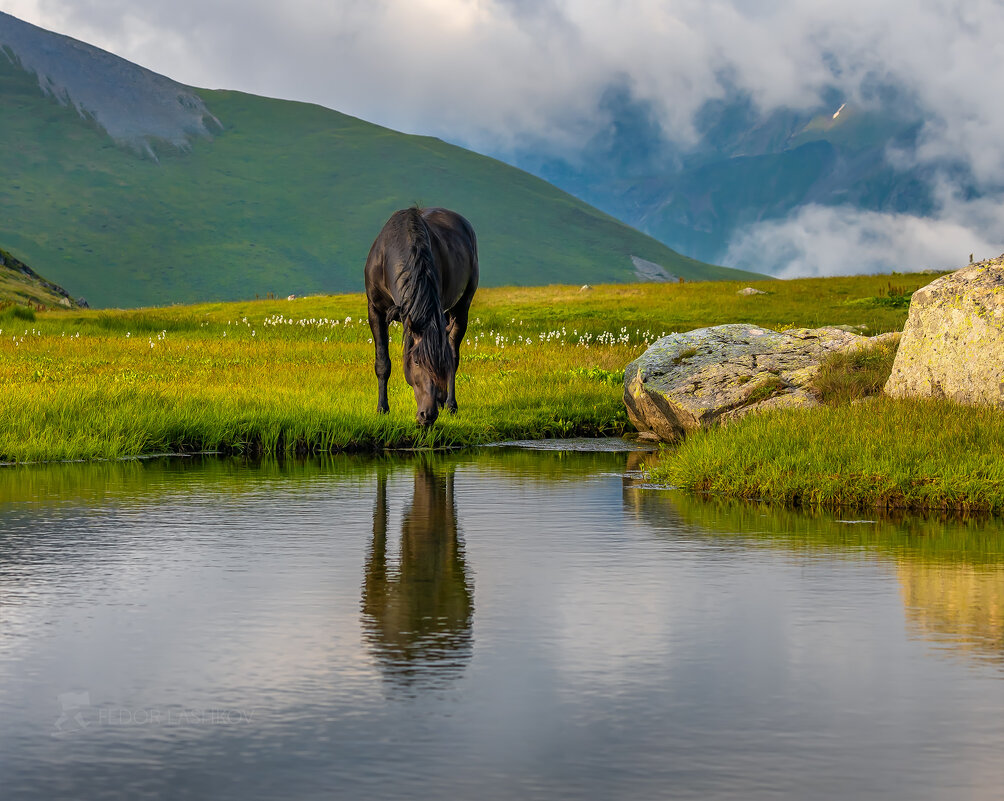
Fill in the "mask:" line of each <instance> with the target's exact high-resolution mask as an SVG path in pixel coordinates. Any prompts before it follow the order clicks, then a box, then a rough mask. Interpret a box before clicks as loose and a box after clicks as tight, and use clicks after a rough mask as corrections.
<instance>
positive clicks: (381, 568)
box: [362, 463, 474, 689]
mask: <svg viewBox="0 0 1004 801" xmlns="http://www.w3.org/2000/svg"><path fill="white" fill-rule="evenodd" d="M453 477H454V466H453V465H442V466H440V468H439V470H437V469H435V468H434V467H433V466H432V465H430V464H427V463H425V464H418V465H416V467H415V486H414V492H413V494H412V498H411V504H410V505H409V506H408V507H407V509H406V510H405V512H404V517H403V519H402V522H401V540H400V557H399V559H398V560H397V563H396V564H394V563H393V560H392V559H391V558H390V557H389V554H388V548H387V525H388V507H387V474H386V472H380V473H379V474H378V477H377V497H376V502H375V504H374V507H373V544H372V547H371V549H370V551H369V554H368V556H367V560H366V573H365V576H364V579H363V597H362V622H363V632H364V636H365V639H366V641H367V644H368V645H369V647H370V650H371V652H372V653H373V655H374V656H375V657H376V659H377V662H378V664H379V665H380V668H381V670H382V671H383V674H384V677H385V678H386V679H388V680H389V681H390V682H391V683H393V684H395V685H397V686H399V687H403V688H409V689H417V688H418V687H419V686H421V687H423V688H427V687H429V686H430V685H431V686H436V685H440V684H443V683H446V682H449V681H451V680H452V679H454V678H456V677H457V676H458V675H460V673H462V672H463V669H464V667H465V665H466V664H467V662H468V661H469V660H470V657H471V653H472V650H473V637H472V621H473V617H474V603H473V597H472V595H473V593H472V588H471V586H470V582H469V581H468V578H467V566H466V564H465V561H464V550H463V544H462V542H461V539H460V535H459V532H458V528H457V510H456V504H455V501H454V495H453V483H454V482H453Z"/></svg>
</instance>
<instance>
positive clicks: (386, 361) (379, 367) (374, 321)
mask: <svg viewBox="0 0 1004 801" xmlns="http://www.w3.org/2000/svg"><path fill="white" fill-rule="evenodd" d="M367 314H368V316H369V321H370V331H372V332H373V347H374V349H375V350H376V360H375V362H374V363H373V371H374V372H375V373H376V377H377V384H378V387H379V389H378V397H377V412H378V413H379V414H386V413H387V412H389V411H390V404H389V403H388V402H387V379H389V378H390V354H389V353H388V352H387V315H386V313H383V312H379V311H377V310H376V309H374V308H373V306H372V305H371V306H369V308H368V309H367Z"/></svg>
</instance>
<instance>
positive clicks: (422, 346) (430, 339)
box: [404, 325, 453, 428]
mask: <svg viewBox="0 0 1004 801" xmlns="http://www.w3.org/2000/svg"><path fill="white" fill-rule="evenodd" d="M452 364H453V354H452V352H451V351H450V345H449V341H448V340H447V338H446V332H445V331H444V330H443V329H442V328H441V327H439V326H429V327H428V328H426V329H425V330H424V331H421V332H418V331H414V330H412V329H411V326H410V325H409V326H407V331H406V334H405V338H404V377H405V380H406V381H407V382H408V383H409V384H410V385H411V388H412V389H413V390H414V391H415V403H416V405H417V406H418V410H417V412H416V413H415V420H416V421H417V422H418V424H419V425H420V426H423V427H426V428H428V427H429V426H431V425H432V424H433V423H435V422H436V418H437V417H439V410H440V408H441V407H442V406H443V405H444V404H445V403H446V395H447V391H448V390H449V381H450V372H451V371H452Z"/></svg>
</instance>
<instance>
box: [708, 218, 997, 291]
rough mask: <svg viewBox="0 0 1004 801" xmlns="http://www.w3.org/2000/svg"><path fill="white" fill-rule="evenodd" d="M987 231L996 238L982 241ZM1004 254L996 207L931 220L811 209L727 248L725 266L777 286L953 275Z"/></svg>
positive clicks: (759, 228) (762, 226)
mask: <svg viewBox="0 0 1004 801" xmlns="http://www.w3.org/2000/svg"><path fill="white" fill-rule="evenodd" d="M987 231H992V232H994V233H993V234H992V235H990V236H988V235H987V234H986V232H987ZM1002 252H1004V211H1002V209H1001V208H1000V206H999V204H997V203H992V204H991V203H990V202H989V201H978V202H972V203H961V202H960V203H954V204H950V205H948V206H946V207H945V208H943V209H942V211H941V213H940V214H939V215H938V216H937V217H935V218H933V219H929V218H921V217H915V216H912V215H908V214H882V213H879V212H873V211H862V210H860V209H855V208H852V207H849V206H837V207H830V206H817V205H810V206H804V207H802V208H800V209H798V210H797V211H796V212H795V213H794V214H792V215H791V216H790V217H789V218H787V219H785V220H778V221H771V222H765V223H759V224H757V225H754V226H751V227H749V228H747V229H745V230H743V231H740V232H739V233H738V234H736V236H734V237H733V239H732V241H731V242H730V243H729V250H728V254H727V255H726V257H725V259H723V261H724V263H726V264H729V265H731V266H734V267H740V268H742V269H746V270H754V271H756V272H762V273H767V274H768V275H774V276H777V277H778V278H797V277H806V276H830V275H850V274H854V273H886V272H893V271H897V272H913V271H917V270H925V269H955V268H958V267H961V266H962V265H964V264H966V263H967V262H968V261H969V255H970V254H973V255H974V257H975V259H976V260H977V261H979V260H981V259H984V258H989V257H992V256H997V255H999V254H1001V253H1002Z"/></svg>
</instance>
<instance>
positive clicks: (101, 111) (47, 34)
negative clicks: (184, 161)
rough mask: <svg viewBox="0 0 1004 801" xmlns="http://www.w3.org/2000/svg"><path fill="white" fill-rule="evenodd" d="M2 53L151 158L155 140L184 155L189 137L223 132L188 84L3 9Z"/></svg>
mask: <svg viewBox="0 0 1004 801" xmlns="http://www.w3.org/2000/svg"><path fill="white" fill-rule="evenodd" d="M0 53H2V54H3V55H4V56H5V57H6V58H7V59H8V61H10V62H12V63H13V64H14V65H15V66H19V67H20V68H22V69H24V70H27V71H29V72H33V73H34V74H35V75H36V76H37V77H38V85H39V88H40V89H41V90H42V91H43V92H44V93H45V94H47V95H51V96H52V97H54V98H55V99H56V100H58V101H59V102H60V103H62V104H63V105H70V106H73V107H74V108H75V109H76V110H77V112H78V113H79V114H80V115H81V116H83V117H89V118H91V119H93V120H94V121H95V122H96V123H97V124H98V125H100V126H101V127H102V128H103V129H104V130H105V131H107V133H108V135H109V136H110V137H111V138H112V139H114V140H115V141H116V142H119V143H120V144H124V145H128V146H129V147H132V148H134V149H135V150H137V151H139V152H140V153H143V154H145V155H147V156H149V157H151V158H153V159H156V156H155V155H154V151H153V148H152V146H151V145H152V144H153V143H154V142H156V141H162V142H168V143H170V144H171V145H173V146H174V147H177V148H180V149H182V150H188V149H189V148H190V147H191V143H192V140H193V139H195V138H211V137H212V133H211V130H210V126H215V127H216V128H218V129H220V128H222V125H221V124H220V122H219V120H217V119H216V118H215V117H214V116H213V115H212V114H211V113H210V112H209V109H207V108H206V105H205V103H204V102H203V101H202V98H200V97H199V96H198V95H196V94H195V93H194V92H193V91H192V90H191V89H189V88H188V87H187V86H184V85H182V84H180V83H177V82H175V81H172V80H171V79H170V78H165V77H164V76H163V75H158V74H157V73H156V72H152V71H151V70H148V69H145V68H144V67H140V66H138V65H136V64H133V63H131V62H129V61H126V60H125V59H123V58H119V57H118V56H116V55H113V54H112V53H108V52H107V51H105V50H101V49H100V48H97V47H93V46H92V45H89V44H85V43H84V42H80V41H78V40H76V39H72V38H70V37H69V36H63V35H61V34H57V33H52V32H51V31H47V30H45V29H43V28H38V27H36V26H34V25H31V24H29V23H27V22H23V21H22V20H19V19H18V18H17V17H13V16H11V15H10V14H6V13H4V12H2V11H0Z"/></svg>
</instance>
